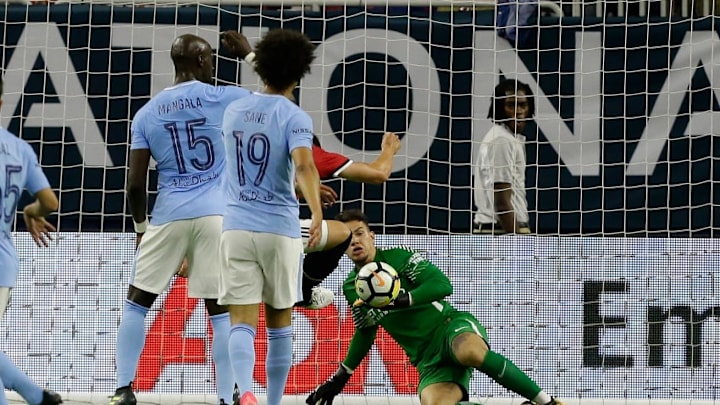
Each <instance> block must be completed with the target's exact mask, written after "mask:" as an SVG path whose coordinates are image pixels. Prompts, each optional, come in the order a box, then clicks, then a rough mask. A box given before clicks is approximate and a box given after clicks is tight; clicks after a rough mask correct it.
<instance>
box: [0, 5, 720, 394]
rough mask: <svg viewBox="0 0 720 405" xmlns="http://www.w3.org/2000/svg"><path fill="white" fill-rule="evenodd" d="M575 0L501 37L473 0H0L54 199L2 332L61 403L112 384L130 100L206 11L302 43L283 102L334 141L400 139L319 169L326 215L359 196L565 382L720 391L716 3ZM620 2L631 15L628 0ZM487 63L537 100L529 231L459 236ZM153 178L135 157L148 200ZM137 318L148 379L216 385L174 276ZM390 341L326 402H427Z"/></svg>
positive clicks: (343, 324) (543, 373) (7, 72)
mask: <svg viewBox="0 0 720 405" xmlns="http://www.w3.org/2000/svg"><path fill="white" fill-rule="evenodd" d="M708 1H709V0H708ZM571 3H572V4H570V5H569V6H568V4H567V2H560V4H561V5H562V6H563V7H560V6H559V5H558V2H551V1H541V2H540V3H539V5H540V7H541V8H542V11H543V12H542V13H540V16H539V18H538V19H537V21H535V20H531V21H530V22H529V24H530V25H529V26H528V28H527V29H528V31H526V32H527V33H528V34H529V38H530V39H529V41H530V42H529V43H525V44H523V45H521V46H515V45H514V44H512V43H510V42H509V41H507V40H506V39H504V38H502V37H500V36H499V35H498V32H497V27H495V25H494V22H495V18H496V11H497V9H496V6H495V4H494V3H493V2H488V1H476V2H469V1H439V0H438V1H435V0H433V1H427V0H426V1H418V2H416V1H414V0H412V1H408V0H405V1H399V0H388V1H382V2H379V1H374V0H352V1H340V0H326V1H324V2H316V1H313V2H310V1H293V0H288V1H285V0H283V1H275V0H267V1H263V0H249V1H247V2H246V1H243V2H242V3H241V5H242V7H239V5H238V3H237V2H235V3H233V4H231V3H228V2H209V1H200V2H192V4H190V3H188V2H187V1H186V0H179V1H177V2H176V1H173V2H170V1H166V0H148V1H145V2H142V3H140V2H139V0H138V2H134V3H132V2H123V0H119V1H118V2H113V3H112V4H109V3H107V2H103V3H101V2H99V1H95V0H90V1H84V2H80V1H77V2H76V1H70V2H58V3H57V4H51V5H40V4H10V3H8V4H4V5H3V6H2V7H0V12H1V13H2V18H1V19H0V33H2V41H3V44H2V47H0V59H1V60H2V62H3V66H2V68H3V76H4V92H3V104H2V107H1V110H0V120H1V123H2V126H3V127H4V128H6V129H8V130H10V131H11V132H13V133H16V134H18V136H20V137H21V138H23V139H25V140H27V141H28V142H29V143H30V144H31V145H32V146H33V148H35V150H36V151H37V152H38V156H39V158H40V163H41V165H42V166H43V169H44V170H45V172H46V173H47V174H48V176H49V178H50V182H51V184H52V186H53V188H54V189H56V190H57V192H58V194H59V197H60V213H59V214H58V215H57V216H55V217H53V218H52V221H53V222H54V223H57V224H58V228H59V232H58V234H57V239H56V241H55V242H54V243H53V244H52V246H51V247H50V248H49V249H45V250H40V249H38V248H36V247H34V245H33V243H32V240H31V239H30V238H29V236H28V235H27V233H26V232H24V231H23V224H22V218H21V215H18V216H17V220H18V221H17V224H16V229H15V231H16V232H15V233H14V238H15V242H16V245H17V248H18V251H19V257H20V264H21V272H20V278H19V281H18V287H17V288H16V289H15V290H14V291H13V300H12V302H11V304H10V307H9V309H8V311H7V313H6V314H5V316H4V318H3V319H2V321H0V336H3V338H1V339H0V350H3V351H4V352H6V353H7V354H8V355H9V356H10V357H11V358H12V359H13V360H14V361H15V362H16V364H18V365H19V366H20V367H21V368H22V369H23V370H25V371H27V372H28V374H29V375H30V376H31V377H32V378H33V379H34V380H36V381H38V382H42V383H43V384H46V386H47V387H48V388H52V389H56V390H58V391H60V392H61V393H63V395H65V396H66V397H68V398H71V399H72V401H75V402H89V403H100V402H105V399H106V395H107V394H108V393H110V392H112V391H113V390H114V388H115V368H114V367H115V365H114V356H115V352H114V350H115V348H114V344H115V343H114V342H115V339H116V333H117V325H118V322H119V320H120V316H121V308H122V302H123V299H124V295H125V293H126V289H127V284H126V283H127V281H128V279H129V276H130V273H131V271H132V263H133V256H134V234H133V233H132V230H133V228H132V221H131V218H130V217H129V215H128V213H127V205H126V199H125V192H124V187H125V176H126V171H127V168H126V165H127V156H128V142H129V137H128V129H129V124H130V122H131V119H132V117H133V115H134V114H135V112H137V110H138V109H139V108H140V107H141V106H142V105H144V104H145V103H146V102H147V100H149V99H150V97H151V96H152V95H153V94H156V93H157V92H158V91H160V90H161V89H163V88H164V87H167V86H169V85H170V84H171V83H172V81H173V72H172V65H171V63H170V60H169V48H170V43H171V41H172V40H173V39H174V38H175V37H176V36H177V35H180V34H184V33H194V34H198V35H200V36H202V37H203V38H206V39H207V40H208V41H209V42H210V44H211V45H212V46H213V48H215V49H218V48H219V37H218V34H219V32H221V31H223V30H229V29H236V30H240V31H241V32H243V33H244V34H245V35H246V36H248V38H250V40H251V42H252V43H255V42H256V41H257V40H258V39H259V38H260V37H261V36H262V34H263V33H264V32H265V31H266V30H268V29H272V28H276V27H286V28H293V29H298V30H301V31H302V32H304V33H305V34H306V35H307V36H308V37H309V38H310V39H311V40H312V41H313V43H315V44H316V45H317V48H316V53H317V59H316V62H315V63H314V65H313V66H312V71H311V73H310V74H309V75H308V77H306V78H305V79H304V80H303V81H302V83H300V88H299V91H298V100H299V103H300V106H301V107H302V108H303V109H304V110H306V111H307V112H308V113H309V114H310V115H311V116H312V118H313V122H314V126H315V128H314V129H315V132H316V133H317V135H318V136H319V138H320V140H321V143H322V145H323V146H324V147H325V148H326V149H328V150H330V151H336V152H340V153H344V154H346V155H347V156H349V157H351V158H352V159H354V160H356V161H364V162H368V161H371V160H373V159H374V158H375V157H377V156H378V151H379V149H380V142H381V137H382V134H383V132H384V131H394V132H397V133H398V134H399V135H400V136H401V138H402V143H403V146H402V148H401V150H400V152H399V153H398V155H397V156H396V157H395V159H394V162H393V164H394V165H393V173H392V176H391V178H390V179H389V181H388V182H387V183H385V184H384V185H382V186H376V185H365V186H361V185H356V184H352V183H350V182H343V181H340V180H333V181H331V182H329V183H328V184H329V185H330V186H332V187H334V188H336V190H338V192H339V193H340V195H341V199H342V202H340V203H339V204H337V205H336V206H335V207H333V208H332V209H330V210H329V211H327V213H326V216H327V217H332V216H334V215H335V214H336V213H337V212H338V211H340V210H344V209H348V208H362V209H363V210H364V211H365V212H366V213H367V215H368V217H369V219H370V223H371V226H372V228H373V229H374V230H375V231H376V232H377V233H378V243H379V244H380V245H396V244H403V245H408V246H410V247H413V248H415V249H417V250H418V251H419V252H421V253H422V254H423V255H425V256H426V257H427V258H429V259H430V260H432V261H433V262H434V263H435V264H437V265H438V266H439V267H440V268H441V269H443V271H445V272H446V273H447V274H448V277H450V279H451V281H452V282H453V285H454V293H453V295H452V296H451V297H450V298H449V300H450V302H451V303H452V304H453V305H455V306H456V307H458V308H459V309H462V310H467V311H470V312H472V313H473V314H475V315H476V316H477V317H478V319H479V320H480V321H481V322H482V323H483V324H484V325H485V326H486V327H487V328H488V332H489V335H490V344H491V347H492V348H493V350H496V351H498V352H500V353H502V354H503V355H505V356H506V357H508V358H509V359H511V360H512V361H514V362H516V364H518V366H519V367H520V368H521V369H522V370H524V371H525V372H527V373H528V374H529V375H530V376H531V377H532V378H533V379H535V380H537V381H538V382H539V383H540V385H541V386H542V387H543V388H545V389H546V390H547V391H548V392H549V393H551V394H556V395H558V396H559V397H561V398H563V399H564V400H566V404H567V405H573V404H582V405H588V404H590V405H595V404H603V405H615V404H623V405H640V404H648V405H666V404H685V403H692V404H702V405H706V404H711V403H717V401H718V400H717V398H719V397H720V386H718V384H717V380H718V376H717V368H718V364H719V362H720V354H719V353H720V344H719V343H718V342H720V332H719V331H720V329H718V328H719V326H718V322H720V293H718V291H720V285H718V280H720V277H718V270H717V265H716V264H717V263H718V260H719V259H720V257H719V256H720V254H719V253H718V252H720V244H718V243H717V241H716V240H715V237H716V236H717V229H720V215H718V201H719V200H720V189H719V188H718V187H717V184H718V181H719V180H720V171H718V170H717V168H718V158H719V157H720V145H719V144H718V137H717V135H718V133H719V131H720V129H719V127H718V125H715V121H716V120H717V119H718V118H717V117H718V111H720V103H719V102H718V100H720V97H718V96H720V94H718V89H719V88H720V82H718V80H720V70H718V66H720V60H718V58H720V48H719V46H720V45H719V44H720V38H719V37H718V30H717V28H716V27H717V21H715V18H714V17H703V18H696V19H684V18H663V17H662V16H661V15H657V16H656V15H651V16H647V15H646V16H641V17H632V16H627V17H623V18H619V19H613V18H590V17H585V18H579V17H576V16H568V15H564V14H569V12H571V11H573V10H575V9H576V7H577V3H578V2H571ZM625 3H628V7H626V8H624V9H623V10H625V11H623V13H625V12H626V11H627V12H628V13H629V12H630V11H632V10H633V9H634V7H635V6H638V7H639V4H635V3H633V2H625ZM636 3H637V2H636ZM642 3H643V4H644V3H648V4H646V6H647V8H645V9H643V10H645V12H646V13H649V14H651V12H654V11H653V10H655V11H657V10H656V8H655V7H656V4H657V3H658V2H642ZM651 3H652V4H651ZM663 4H665V3H663ZM475 6H478V7H475ZM713 6H714V4H713ZM703 7H705V6H703ZM713 8H714V7H713ZM216 55H217V63H216V64H217V69H216V71H217V77H218V82H219V83H220V84H224V85H232V84H234V83H237V82H239V83H241V84H242V85H244V86H246V87H248V88H250V89H253V90H257V89H259V88H260V84H259V83H258V79H257V77H256V75H254V73H253V72H252V71H251V68H250V67H249V66H248V65H247V64H245V63H239V62H238V61H235V60H232V59H230V58H228V55H227V54H226V53H225V52H224V51H222V50H218V51H217V52H216ZM503 78H514V79H518V80H520V81H522V82H524V83H526V84H528V86H529V87H530V88H531V89H532V91H533V93H534V97H535V103H536V115H535V117H534V122H533V123H532V124H531V125H529V127H528V128H527V130H526V131H525V136H526V139H525V144H524V147H525V149H524V154H525V157H526V159H527V170H526V171H525V175H526V182H525V183H526V188H527V201H528V205H529V211H530V227H531V229H532V230H533V232H534V233H535V235H533V236H528V237H517V238H515V237H510V236H503V237H496V238H493V237H490V236H483V235H472V234H471V233H470V232H471V223H472V218H473V214H474V212H475V206H474V200H473V169H474V167H475V165H476V162H477V159H476V158H477V154H478V146H479V144H480V142H481V140H482V137H483V136H484V135H485V133H486V132H487V131H488V129H489V128H490V126H491V121H490V120H489V119H488V118H487V114H488V109H489V105H490V97H491V96H492V91H493V88H494V86H495V85H496V84H497V83H498V82H499V81H500V80H501V79H503ZM719 125H720V124H719ZM0 156H1V155H0ZM155 181H156V179H155V172H154V171H151V180H150V190H151V203H152V201H153V198H154V195H155V187H156V185H155ZM0 191H4V190H0ZM23 201H25V200H23ZM349 269H350V264H349V262H347V261H346V260H343V262H342V264H341V266H340V268H339V269H338V270H337V271H336V272H335V273H334V274H333V275H332V276H331V277H330V279H328V280H327V281H326V282H325V284H324V285H325V286H326V287H328V288H331V289H332V290H333V291H334V292H335V293H336V300H335V302H334V304H333V305H332V306H331V307H329V308H328V309H326V310H323V311H319V312H309V311H304V310H298V311H296V312H295V318H294V320H295V324H294V325H295V336H294V350H295V351H294V359H293V361H294V364H293V369H292V371H291V378H290V380H289V384H288V387H289V388H288V392H287V394H288V397H287V399H286V400H287V401H289V402H288V404H289V403H291V402H292V403H297V402H303V398H304V397H305V396H306V395H307V394H308V393H309V392H310V390H311V389H312V388H313V387H314V386H316V385H317V384H319V383H321V382H322V381H324V380H325V379H326V378H327V377H328V376H329V375H330V374H331V373H332V372H333V371H334V370H335V369H336V367H337V362H338V361H340V360H341V359H342V356H343V354H344V349H345V348H346V347H347V344H348V342H349V339H350V336H351V334H352V322H351V320H350V318H349V317H348V310H347V305H346V304H345V303H344V301H343V300H342V296H341V288H340V285H341V282H342V279H343V277H344V276H345V275H346V274H347V273H348V271H349ZM146 326H147V330H148V340H147V342H146V349H145V351H144V352H143V355H142V356H141V364H140V368H139V370H140V372H139V375H138V379H137V384H136V388H137V389H138V390H139V391H140V393H139V395H140V398H144V400H145V401H146V402H150V403H178V402H183V403H184V402H188V403H190V402H202V403H212V402H214V399H213V392H214V388H213V382H212V378H213V377H212V364H211V360H210V356H208V355H207V353H206V348H207V347H208V345H209V333H210V329H209V326H208V322H207V319H206V318H205V314H204V311H203V308H202V304H200V303H199V302H198V301H197V300H191V299H188V298H187V297H186V294H185V286H184V283H183V281H182V280H175V281H174V282H173V284H172V286H171V287H170V289H169V290H168V291H167V292H166V293H165V294H163V295H162V296H161V297H160V299H159V300H158V302H157V304H156V306H155V307H154V308H153V309H152V311H151V313H150V316H149V317H148V320H147V325H146ZM258 336H259V337H258V342H261V341H263V339H264V337H263V335H262V334H259V335H258ZM381 338H382V339H380V340H379V341H378V344H377V345H376V347H375V348H374V349H373V351H372V352H371V355H370V356H369V357H368V359H366V362H365V363H364V365H363V368H362V370H361V371H359V372H358V374H357V376H356V377H354V378H355V379H354V380H352V381H351V383H350V384H349V386H348V388H347V390H346V395H344V396H343V397H342V398H341V399H340V402H343V403H347V404H348V405H356V402H361V403H363V404H365V403H367V404H371V403H379V402H383V403H385V402H387V403H392V404H393V405H400V403H407V402H412V403H414V404H415V403H419V401H418V399H417V395H416V393H415V390H416V388H417V379H418V376H417V374H416V373H415V372H414V369H413V368H412V367H411V366H410V365H409V364H408V363H407V360H406V359H405V358H404V357H403V355H402V353H401V352H400V351H399V348H398V347H397V346H396V345H394V344H392V343H391V341H390V339H389V337H388V336H387V335H382V336H381ZM258 347H259V349H258V350H259V353H263V352H262V350H263V346H262V344H261V343H259V346H258ZM258 359H259V360H260V359H261V356H258ZM262 364H263V363H262V361H259V362H258V368H257V369H256V373H255V375H256V380H255V382H256V386H255V388H256V389H257V391H258V393H259V394H260V395H262V394H263V393H264V391H263V389H264V388H263V387H264V380H263V378H264V371H263V368H262ZM470 388H471V392H470V396H471V397H472V398H473V399H475V400H478V401H479V402H483V403H485V404H487V405H494V404H498V405H510V404H519V403H520V402H521V401H520V400H519V398H517V397H516V396H513V395H510V394H509V393H508V392H507V391H506V390H504V389H502V388H501V387H499V386H498V385H497V384H495V383H494V382H492V381H491V380H490V379H489V378H487V377H485V376H483V375H481V374H480V373H479V372H478V373H475V375H474V376H473V379H472V382H471V387H470ZM13 398H15V399H17V397H13Z"/></svg>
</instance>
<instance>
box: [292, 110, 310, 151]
mask: <svg viewBox="0 0 720 405" xmlns="http://www.w3.org/2000/svg"><path fill="white" fill-rule="evenodd" d="M285 134H286V136H287V138H288V149H289V150H290V152H292V151H293V150H295V148H308V149H312V138H313V123H312V118H310V116H309V115H308V114H307V113H306V112H305V111H302V110H299V111H298V112H297V113H295V114H293V115H292V116H291V117H290V119H289V120H288V122H287V127H286V131H285Z"/></svg>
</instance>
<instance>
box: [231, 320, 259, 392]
mask: <svg viewBox="0 0 720 405" xmlns="http://www.w3.org/2000/svg"><path fill="white" fill-rule="evenodd" d="M228 351H229V353H230V363H231V364H232V369H233V374H234V376H235V382H236V383H237V385H238V391H239V392H240V396H242V395H243V394H244V393H246V392H248V391H252V381H253V370H254V368H255V328H253V327H252V326H250V325H248V324H246V323H240V324H237V325H233V326H232V328H230V338H229V339H228Z"/></svg>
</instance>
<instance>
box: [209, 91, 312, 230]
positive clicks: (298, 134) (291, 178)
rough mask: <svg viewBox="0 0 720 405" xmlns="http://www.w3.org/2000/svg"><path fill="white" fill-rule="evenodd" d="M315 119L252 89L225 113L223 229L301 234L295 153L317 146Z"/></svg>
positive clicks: (278, 99) (288, 101) (278, 96)
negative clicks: (313, 138)
mask: <svg viewBox="0 0 720 405" xmlns="http://www.w3.org/2000/svg"><path fill="white" fill-rule="evenodd" d="M312 132H313V131H312V119H311V118H310V116H309V115H308V114H307V113H306V112H305V111H303V110H302V109H300V107H298V106H297V105H295V104H294V103H293V102H291V101H290V100H288V99H287V98H285V97H284V96H280V95H270V94H262V93H253V94H252V95H250V96H247V97H245V98H243V99H241V100H238V101H236V102H234V103H232V104H230V106H228V108H227V110H226V111H225V119H224V120H223V134H224V136H225V150H226V151H227V159H228V163H227V167H226V172H225V179H224V187H225V198H226V210H225V213H224V216H223V230H245V231H253V232H267V233H274V234H278V235H285V236H288V237H291V238H299V237H300V221H299V219H298V217H299V215H300V209H299V205H298V201H297V197H296V195H295V167H294V164H293V161H292V157H291V153H292V151H293V150H294V149H296V148H308V149H312Z"/></svg>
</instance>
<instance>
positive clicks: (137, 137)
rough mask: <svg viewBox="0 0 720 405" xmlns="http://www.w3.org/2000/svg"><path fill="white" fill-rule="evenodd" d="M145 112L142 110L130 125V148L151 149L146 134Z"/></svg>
mask: <svg viewBox="0 0 720 405" xmlns="http://www.w3.org/2000/svg"><path fill="white" fill-rule="evenodd" d="M144 128H145V114H144V113H143V110H140V111H138V112H137V114H135V118H134V119H133V121H132V125H131V126H130V149H131V150H132V149H150V143H149V142H148V140H147V137H146V136H145V129H144Z"/></svg>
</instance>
